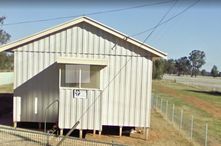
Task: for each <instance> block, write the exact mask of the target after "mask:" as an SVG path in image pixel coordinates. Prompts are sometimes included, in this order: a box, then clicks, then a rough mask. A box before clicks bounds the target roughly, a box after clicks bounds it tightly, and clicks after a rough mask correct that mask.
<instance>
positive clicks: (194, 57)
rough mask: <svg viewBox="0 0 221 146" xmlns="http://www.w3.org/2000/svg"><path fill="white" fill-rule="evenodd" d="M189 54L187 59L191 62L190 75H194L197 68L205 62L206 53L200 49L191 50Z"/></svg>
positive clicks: (196, 72)
mask: <svg viewBox="0 0 221 146" xmlns="http://www.w3.org/2000/svg"><path fill="white" fill-rule="evenodd" d="M189 55H190V56H189V60H190V63H191V77H192V76H194V75H195V76H197V74H198V73H199V69H200V68H201V67H202V66H203V65H204V64H205V63H206V62H205V57H206V55H205V53H204V52H203V51H200V50H193V51H192V52H191V53H190V54H189Z"/></svg>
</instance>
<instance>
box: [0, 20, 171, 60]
mask: <svg viewBox="0 0 221 146" xmlns="http://www.w3.org/2000/svg"><path fill="white" fill-rule="evenodd" d="M81 22H86V23H88V24H90V25H92V26H95V27H97V28H99V29H101V30H103V31H105V32H108V33H110V34H112V35H114V36H116V37H118V38H120V39H123V40H125V41H127V42H129V43H131V44H133V45H135V46H138V47H139V48H140V49H143V50H145V51H148V52H150V53H152V54H153V56H154V57H162V58H167V54H166V53H164V52H162V51H160V50H157V49H156V48H154V47H151V46H149V45H147V44H144V43H142V42H140V41H138V40H136V39H134V38H131V37H128V36H127V35H125V34H123V33H121V32H119V31H117V30H114V29H113V28H110V27H108V26H106V25H104V24H101V23H99V22H97V21H95V20H93V19H91V18H88V17H79V18H76V19H74V20H72V21H68V22H66V23H63V24H60V25H57V26H55V27H52V28H49V29H46V30H43V31H41V32H39V33H36V34H33V35H31V36H28V37H26V38H23V39H20V40H18V41H14V42H11V43H8V44H5V45H2V46H0V52H2V51H11V50H13V49H16V48H17V47H18V46H21V45H24V44H27V43H29V42H31V41H34V40H37V39H39V38H42V37H44V36H47V35H50V34H52V33H55V32H58V31H60V30H63V29H65V28H69V27H71V26H74V25H76V24H79V23H81Z"/></svg>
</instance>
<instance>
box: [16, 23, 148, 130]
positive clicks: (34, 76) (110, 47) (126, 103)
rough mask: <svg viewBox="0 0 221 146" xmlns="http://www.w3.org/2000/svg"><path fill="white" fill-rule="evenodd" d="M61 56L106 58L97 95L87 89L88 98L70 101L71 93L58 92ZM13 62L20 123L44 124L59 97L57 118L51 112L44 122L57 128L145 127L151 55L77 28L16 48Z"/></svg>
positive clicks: (93, 30)
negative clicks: (45, 115) (59, 58)
mask: <svg viewBox="0 0 221 146" xmlns="http://www.w3.org/2000/svg"><path fill="white" fill-rule="evenodd" d="M60 56H63V57H65V56H67V57H79V58H101V59H107V60H108V66H107V67H105V68H104V69H102V71H101V77H100V78H101V83H100V84H101V90H87V95H88V97H87V98H86V99H74V98H73V89H72V88H64V87H59V71H58V68H59V67H58V65H57V64H56V58H57V57H60ZM15 60H16V62H15V78H16V79H15V96H16V97H21V101H22V103H21V121H43V117H44V109H45V107H46V106H47V105H48V104H49V103H51V102H52V101H53V100H55V99H57V98H59V101H60V105H59V113H57V108H58V107H57V106H54V107H53V108H51V109H50V110H49V112H48V115H49V117H48V121H53V122H55V121H56V120H57V118H59V127H60V128H67V129H69V128H71V127H72V126H73V124H74V123H75V122H76V121H77V120H80V121H81V123H80V125H79V126H78V128H79V129H96V130H101V128H102V125H115V126H135V127H149V122H150V121H149V119H150V117H149V116H150V100H151V82H152V79H151V74H152V61H151V56H150V54H148V53H146V52H144V51H141V50H140V49H138V47H136V46H133V45H131V44H129V43H128V42H126V41H125V40H120V39H119V38H116V37H114V36H112V35H111V34H108V33H106V32H104V31H102V30H100V29H97V28H95V27H94V26H91V25H89V24H86V23H80V24H78V25H76V26H73V27H71V28H68V29H66V30H62V31H60V32H57V33H55V34H52V35H50V36H46V37H45V38H42V39H40V40H36V41H34V42H30V43H29V44H27V45H25V46H22V47H20V48H18V49H17V50H16V51H15ZM35 97H37V98H38V103H39V104H38V108H37V109H38V110H39V111H38V114H37V115H36V114H34V99H35ZM15 101H16V100H15ZM16 107H18V106H16ZM14 118H15V119H14V120H15V121H16V120H18V119H17V118H16V116H14Z"/></svg>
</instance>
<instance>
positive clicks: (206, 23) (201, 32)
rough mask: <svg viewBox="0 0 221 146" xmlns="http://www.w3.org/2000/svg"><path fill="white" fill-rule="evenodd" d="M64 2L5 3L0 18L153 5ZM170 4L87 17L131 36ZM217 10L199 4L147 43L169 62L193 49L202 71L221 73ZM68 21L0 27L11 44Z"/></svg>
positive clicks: (220, 16)
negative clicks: (203, 60) (201, 56)
mask: <svg viewBox="0 0 221 146" xmlns="http://www.w3.org/2000/svg"><path fill="white" fill-rule="evenodd" d="M65 2H66V3H65ZM65 2H64V3H58V2H57V3H56V4H55V3H54V4H52V3H49V2H48V3H44V4H43V3H31V4H27V3H24V4H22V3H20V4H19V3H8V4H5V3H4V4H0V15H2V16H6V17H7V19H6V20H5V23H6V24H7V23H14V22H20V21H26V20H36V19H47V18H53V17H60V16H61V17H62V16H70V15H80V14H85V13H90V12H96V11H103V10H110V9H117V8H125V7H130V6H135V5H140V4H146V3H148V2H149V3H153V2H154V1H137V2H127V3H126V2H121V3H118V2H116V1H114V2H112V3H99V2H96V3H86V2H85V3H81V2H77V3H76V2H68V1H65ZM193 2H194V1H193V0H189V1H188V0H187V1H178V2H177V4H176V5H175V7H174V8H173V9H172V11H171V12H170V13H169V15H168V16H167V18H169V17H171V16H173V15H175V14H177V13H178V12H180V11H182V10H183V9H185V8H186V7H188V6H189V5H190V4H191V3H193ZM0 3H1V2H0ZM172 4H173V2H171V3H165V4H161V5H156V6H147V7H143V8H137V9H131V10H126V11H121V12H114V13H106V14H100V15H93V16H90V17H91V18H93V19H95V20H97V21H99V22H101V23H104V24H105V25H108V26H110V27H112V28H114V29H116V30H119V31H121V32H123V33H125V34H127V35H129V36H130V35H132V34H135V33H137V32H140V31H143V30H145V29H148V28H151V27H153V26H154V25H156V24H157V23H158V22H159V20H160V19H161V18H162V16H163V15H164V14H165V13H166V11H168V9H169V8H170V7H171V6H172ZM220 8H221V5H220V4H218V3H217V2H213V3H209V2H206V0H202V1H200V2H199V3H198V4H197V5H195V6H194V7H192V8H191V9H189V10H188V11H186V12H185V13H183V14H182V15H180V16H178V17H177V18H175V19H173V20H172V21H170V22H168V23H166V24H164V25H162V26H160V27H158V28H157V30H156V31H155V32H154V33H153V35H151V37H150V38H149V39H148V40H147V42H146V43H147V44H149V45H151V46H153V47H156V48H158V49H159V50H162V51H164V52H166V53H168V58H180V57H183V56H188V54H189V53H190V52H191V51H192V50H195V49H199V50H203V51H205V53H206V64H205V65H204V66H203V68H205V69H207V70H208V71H210V70H211V68H212V66H213V65H217V66H218V69H220V70H221V61H220V54H221V41H220V38H221V9H220ZM70 19H71V18H68V19H60V20H53V21H47V22H38V23H29V24H20V25H12V26H2V28H3V29H4V30H6V31H7V32H8V33H9V34H11V36H12V37H11V41H14V40H17V39H21V38H23V37H25V36H28V35H30V34H33V33H36V32H38V31H41V30H44V29H46V28H49V27H52V26H54V25H57V24H59V23H63V22H65V21H68V20H70ZM148 34H149V32H147V33H145V34H143V35H140V36H136V37H135V38H136V39H138V40H140V41H143V40H144V38H145V37H146V36H147V35H148Z"/></svg>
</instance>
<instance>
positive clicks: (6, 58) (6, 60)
mask: <svg viewBox="0 0 221 146" xmlns="http://www.w3.org/2000/svg"><path fill="white" fill-rule="evenodd" d="M4 20H5V17H0V24H3V23H4ZM10 37H11V36H10V35H9V34H8V33H7V32H6V31H4V30H3V29H1V28H0V45H2V44H4V43H6V42H7V41H9V39H10ZM12 69H13V54H12V53H6V52H0V70H1V71H6V70H7V71H8V70H12Z"/></svg>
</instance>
